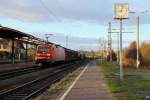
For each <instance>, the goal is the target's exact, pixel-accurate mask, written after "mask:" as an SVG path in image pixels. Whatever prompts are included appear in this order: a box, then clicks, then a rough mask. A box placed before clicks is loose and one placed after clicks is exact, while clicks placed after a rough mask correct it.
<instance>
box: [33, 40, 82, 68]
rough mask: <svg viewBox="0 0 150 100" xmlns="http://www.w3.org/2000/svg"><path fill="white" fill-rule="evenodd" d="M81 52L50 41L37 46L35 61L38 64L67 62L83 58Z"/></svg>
mask: <svg viewBox="0 0 150 100" xmlns="http://www.w3.org/2000/svg"><path fill="white" fill-rule="evenodd" d="M83 56H84V55H82V54H80V53H79V52H77V51H74V50H70V49H67V48H64V47H62V46H60V45H55V44H51V43H47V44H41V45H38V46H37V49H36V56H35V61H36V64H38V65H40V66H41V65H46V64H53V63H57V62H68V61H74V60H79V59H83Z"/></svg>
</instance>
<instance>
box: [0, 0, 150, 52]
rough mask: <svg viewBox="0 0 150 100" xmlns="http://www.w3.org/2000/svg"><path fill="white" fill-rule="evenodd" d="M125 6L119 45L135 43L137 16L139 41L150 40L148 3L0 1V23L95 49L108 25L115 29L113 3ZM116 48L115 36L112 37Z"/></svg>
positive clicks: (121, 0) (122, 0)
mask: <svg viewBox="0 0 150 100" xmlns="http://www.w3.org/2000/svg"><path fill="white" fill-rule="evenodd" d="M115 3H129V10H130V11H135V12H136V13H135V14H129V19H126V20H123V29H124V30H123V31H125V32H133V33H124V34H123V46H124V47H126V46H128V45H129V43H130V42H131V41H134V40H136V17H137V16H140V41H141V42H143V41H149V40H150V37H149V35H150V33H149V32H150V28H149V26H150V20H149V19H150V11H149V12H148V13H145V14H143V13H141V12H143V11H145V10H150V1H149V0H36V1H35V0H0V24H1V25H2V26H5V27H10V28H14V29H17V30H20V31H23V32H26V33H28V34H32V35H34V36H37V37H40V38H43V39H45V34H48V33H49V34H53V35H51V36H50V37H49V41H51V42H54V43H56V44H60V45H62V46H66V37H68V45H67V47H68V48H71V49H74V50H80V49H83V50H89V51H90V50H98V49H99V48H101V47H100V46H101V45H100V42H101V41H104V40H107V34H108V23H109V22H111V24H112V28H119V21H118V20H115V19H113V16H114V4H115ZM112 40H113V45H112V46H113V48H114V49H116V46H117V45H116V43H117V41H116V40H117V38H116V34H112Z"/></svg>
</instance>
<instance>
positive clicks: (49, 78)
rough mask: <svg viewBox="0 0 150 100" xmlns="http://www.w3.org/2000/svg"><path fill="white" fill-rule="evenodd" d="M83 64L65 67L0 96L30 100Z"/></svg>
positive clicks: (6, 98) (1, 97)
mask: <svg viewBox="0 0 150 100" xmlns="http://www.w3.org/2000/svg"><path fill="white" fill-rule="evenodd" d="M79 64H81V62H80V63H79V62H77V63H75V64H72V65H64V67H61V68H59V69H57V70H55V71H53V72H51V73H50V74H49V75H43V76H42V77H41V78H40V79H36V80H33V81H31V82H28V83H25V84H23V85H21V86H18V87H16V88H14V89H11V90H8V91H5V92H3V93H1V94H0V99H1V100H28V99H29V98H32V97H34V96H35V95H37V94H39V93H40V92H41V91H43V90H45V89H46V88H47V87H48V86H49V85H51V84H53V83H55V82H56V81H58V80H60V79H61V78H63V77H64V76H65V75H66V74H67V73H69V72H70V71H73V70H74V69H75V68H77V66H79Z"/></svg>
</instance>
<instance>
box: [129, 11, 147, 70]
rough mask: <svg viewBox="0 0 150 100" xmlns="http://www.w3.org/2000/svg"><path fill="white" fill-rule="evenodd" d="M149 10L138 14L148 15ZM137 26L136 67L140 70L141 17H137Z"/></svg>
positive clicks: (131, 12) (132, 12) (133, 12)
mask: <svg viewBox="0 0 150 100" xmlns="http://www.w3.org/2000/svg"><path fill="white" fill-rule="evenodd" d="M148 12H149V10H145V11H141V12H138V13H142V14H146V13H148ZM129 13H130V14H135V13H137V12H135V11H130V12H129ZM136 21H137V22H136V24H137V41H136V44H137V46H136V47H137V57H136V66H137V69H139V65H140V59H139V42H140V41H139V37H140V16H137V17H136Z"/></svg>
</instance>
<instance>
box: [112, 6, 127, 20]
mask: <svg viewBox="0 0 150 100" xmlns="http://www.w3.org/2000/svg"><path fill="white" fill-rule="evenodd" d="M128 11H129V5H128V3H116V4H115V19H127V18H128Z"/></svg>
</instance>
